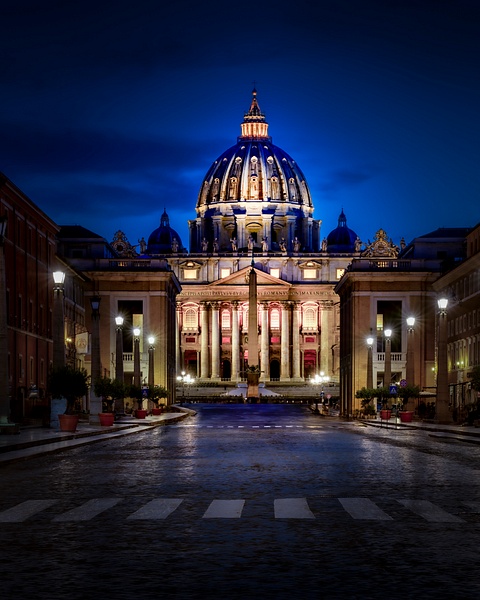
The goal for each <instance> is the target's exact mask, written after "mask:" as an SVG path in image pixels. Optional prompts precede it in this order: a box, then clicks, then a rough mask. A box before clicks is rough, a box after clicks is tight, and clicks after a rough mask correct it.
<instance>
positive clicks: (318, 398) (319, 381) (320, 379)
mask: <svg viewBox="0 0 480 600" xmlns="http://www.w3.org/2000/svg"><path fill="white" fill-rule="evenodd" d="M326 381H330V377H328V375H325V374H324V372H323V371H320V375H315V377H314V378H313V379H312V380H311V382H312V384H313V385H316V386H318V389H319V390H320V393H318V394H315V409H314V411H313V412H314V413H315V414H316V415H318V414H320V410H319V408H318V404H319V402H323V398H324V391H323V384H324V383H325V382H326Z"/></svg>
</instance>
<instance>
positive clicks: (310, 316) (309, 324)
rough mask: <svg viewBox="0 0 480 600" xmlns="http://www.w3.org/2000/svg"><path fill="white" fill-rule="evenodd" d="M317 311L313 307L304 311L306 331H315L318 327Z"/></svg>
mask: <svg viewBox="0 0 480 600" xmlns="http://www.w3.org/2000/svg"><path fill="white" fill-rule="evenodd" d="M316 316H317V315H316V311H315V309H314V308H313V307H307V308H305V309H304V311H303V327H304V329H315V328H316V326H317V319H316Z"/></svg>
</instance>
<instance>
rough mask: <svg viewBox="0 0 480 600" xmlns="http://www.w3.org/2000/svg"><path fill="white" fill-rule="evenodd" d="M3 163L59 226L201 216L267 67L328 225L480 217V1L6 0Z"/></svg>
mask: <svg viewBox="0 0 480 600" xmlns="http://www.w3.org/2000/svg"><path fill="white" fill-rule="evenodd" d="M0 23H1V29H2V34H1V36H0V108H1V110H0V131H1V134H0V139H1V143H0V171H2V172H3V173H4V174H5V175H6V176H7V177H9V179H11V180H12V181H13V182H14V183H15V184H16V185H17V186H18V187H19V188H20V189H21V190H22V191H23V192H24V193H26V194H27V195H28V196H29V197H30V198H31V199H32V200H33V202H35V203H36V204H37V205H38V206H39V207H40V208H41V209H42V210H43V211H44V212H46V213H47V214H48V215H49V216H50V217H51V218H52V219H53V220H54V221H55V222H56V223H58V224H59V225H72V224H79V225H83V226H84V227H87V228H88V229H91V230H92V231H94V232H96V233H98V234H100V235H101V236H103V237H105V238H106V239H107V240H108V241H111V240H112V239H113V236H114V234H115V232H116V231H117V230H122V231H124V233H125V234H126V235H127V238H128V239H129V241H130V242H131V243H132V244H136V243H137V240H138V239H139V238H141V237H142V236H143V237H145V239H148V236H149V235H150V233H151V232H152V231H153V230H154V229H156V228H157V227H158V225H159V222H160V216H161V214H162V212H163V209H164V208H166V209H167V212H168V214H169V216H170V224H171V225H172V227H173V228H174V229H176V230H177V231H178V233H179V234H180V236H181V238H182V241H183V244H184V245H186V246H187V247H188V244H189V241H188V227H187V220H188V219H193V218H195V204H196V200H197V195H198V192H199V189H200V186H201V184H202V181H203V178H204V176H205V174H206V172H207V170H208V169H209V167H210V165H211V163H212V162H213V161H214V160H215V159H216V158H217V157H218V156H219V155H220V154H221V153H222V152H223V151H224V150H225V149H227V148H229V147H230V146H232V145H233V144H235V143H236V139H237V136H238V135H239V134H240V123H241V121H242V119H243V115H244V113H245V112H246V111H247V110H248V108H249V106H250V101H251V92H252V89H253V82H254V81H255V82H256V84H255V85H256V89H257V91H258V100H259V104H260V107H261V109H262V111H263V112H264V113H265V115H266V117H267V121H268V123H269V133H270V135H271V136H272V139H273V143H274V144H275V145H277V146H279V147H281V148H282V149H283V150H285V151H286V152H287V153H288V154H290V155H291V156H292V157H293V158H294V159H295V160H296V161H297V163H298V164H299V166H300V168H301V169H302V171H303V172H304V174H305V176H306V179H307V182H308V184H309V187H310V191H311V194H312V198H313V202H314V206H315V214H314V216H315V218H317V219H322V221H323V225H322V232H321V236H322V237H324V236H326V235H328V233H329V232H330V231H331V230H332V229H334V228H335V227H336V226H337V220H338V216H339V214H340V211H341V210H342V208H343V209H344V211H345V214H346V216H347V224H348V226H349V227H350V228H352V229H353V230H354V231H356V232H357V234H358V235H359V236H360V238H361V239H362V240H363V241H366V240H367V239H373V237H374V235H375V232H376V231H377V230H378V229H379V228H380V227H382V228H384V229H385V230H386V232H387V234H388V236H389V237H391V238H392V239H393V241H394V242H395V243H398V242H399V240H400V238H401V237H402V236H403V237H405V239H406V241H407V242H409V241H411V240H412V239H413V238H414V237H416V236H418V235H421V234H423V233H427V232H430V231H433V230H434V229H436V228H437V227H453V226H464V227H468V226H474V225H476V224H477V223H478V222H479V221H480V208H479V198H480V150H479V143H480V117H479V107H480V69H479V65H480V3H479V2H478V0H472V1H466V0H452V1H448V0H434V1H433V0H432V1H422V0H415V1H411V0H398V1H397V0H379V1H377V0H374V1H355V0H350V1H347V0H330V1H327V0H298V1H297V2H293V3H290V2H289V3H282V2H256V3H252V2H245V3H238V2H231V3H227V2H225V1H224V0H223V1H220V0H218V1H215V0H205V1H202V2H192V1H190V0H176V1H175V2H170V3H161V2H159V1H158V0H155V1H153V0H151V1H150V0H137V1H136V2H126V1H125V0H116V1H110V0H107V1H102V0H96V1H95V2H92V1H90V0H85V1H84V2H75V3H73V2H64V1H63V0H62V1H60V0H42V1H41V2H40V1H33V0H32V1H28V0H15V2H14V1H11V0H7V1H6V2H2V5H1V8H0Z"/></svg>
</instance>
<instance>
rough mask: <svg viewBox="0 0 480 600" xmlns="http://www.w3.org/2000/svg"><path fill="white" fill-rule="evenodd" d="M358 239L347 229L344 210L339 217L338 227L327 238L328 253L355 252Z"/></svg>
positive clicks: (351, 230)
mask: <svg viewBox="0 0 480 600" xmlns="http://www.w3.org/2000/svg"><path fill="white" fill-rule="evenodd" d="M356 239H357V234H356V233H355V232H354V231H353V229H350V228H348V227H347V218H346V216H345V213H344V212H343V209H342V212H341V213H340V216H339V217H338V227H337V228H335V229H334V230H333V231H331V232H330V233H329V234H328V236H327V252H329V253H332V254H338V253H351V252H354V251H355V240H356Z"/></svg>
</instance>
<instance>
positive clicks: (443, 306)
mask: <svg viewBox="0 0 480 600" xmlns="http://www.w3.org/2000/svg"><path fill="white" fill-rule="evenodd" d="M437 303H438V308H439V309H440V310H445V309H446V308H447V306H448V298H439V299H438V300H437Z"/></svg>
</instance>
